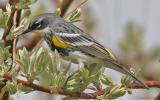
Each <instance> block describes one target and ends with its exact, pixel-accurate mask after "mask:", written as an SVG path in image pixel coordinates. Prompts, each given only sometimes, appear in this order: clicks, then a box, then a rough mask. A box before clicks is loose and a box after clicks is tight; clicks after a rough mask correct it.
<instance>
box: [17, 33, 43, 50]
mask: <svg viewBox="0 0 160 100" xmlns="http://www.w3.org/2000/svg"><path fill="white" fill-rule="evenodd" d="M41 39H42V37H41V36H40V35H38V34H37V35H35V36H33V37H32V38H29V39H28V40H26V41H25V42H24V43H22V44H21V45H20V46H18V47H17V48H16V52H17V51H18V50H19V49H22V48H24V47H26V49H27V50H28V51H31V50H32V49H33V48H34V47H35V46H36V44H37V43H38V42H39V41H40V40H41Z"/></svg>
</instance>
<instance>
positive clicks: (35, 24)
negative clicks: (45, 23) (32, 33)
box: [33, 22, 41, 29]
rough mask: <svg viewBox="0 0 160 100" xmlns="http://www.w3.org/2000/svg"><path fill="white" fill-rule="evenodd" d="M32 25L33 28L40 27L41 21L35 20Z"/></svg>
mask: <svg viewBox="0 0 160 100" xmlns="http://www.w3.org/2000/svg"><path fill="white" fill-rule="evenodd" d="M33 27H34V28H37V29H38V28H40V27H41V22H36V23H34V24H33Z"/></svg>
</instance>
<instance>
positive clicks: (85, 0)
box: [64, 0, 88, 18]
mask: <svg viewBox="0 0 160 100" xmlns="http://www.w3.org/2000/svg"><path fill="white" fill-rule="evenodd" d="M87 1H88V0H84V1H83V2H82V3H80V4H79V5H78V6H77V7H76V8H75V9H73V10H72V11H71V12H70V13H68V14H67V15H66V16H64V18H67V17H68V16H69V15H70V14H71V13H73V12H74V11H76V10H77V9H78V8H80V7H81V6H82V5H84V4H85V3H86V2H87Z"/></svg>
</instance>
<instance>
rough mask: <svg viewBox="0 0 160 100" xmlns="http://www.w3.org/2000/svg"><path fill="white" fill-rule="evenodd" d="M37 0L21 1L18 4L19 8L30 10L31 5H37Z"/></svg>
mask: <svg viewBox="0 0 160 100" xmlns="http://www.w3.org/2000/svg"><path fill="white" fill-rule="evenodd" d="M36 1H37V0H20V1H19V3H18V8H19V9H23V8H28V6H29V5H31V4H33V3H35V2H36Z"/></svg>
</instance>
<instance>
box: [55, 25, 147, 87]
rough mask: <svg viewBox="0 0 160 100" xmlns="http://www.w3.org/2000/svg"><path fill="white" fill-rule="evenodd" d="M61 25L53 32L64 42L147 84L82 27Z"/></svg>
mask: <svg viewBox="0 0 160 100" xmlns="http://www.w3.org/2000/svg"><path fill="white" fill-rule="evenodd" d="M59 25H60V26H59ZM59 25H58V24H57V25H56V26H55V27H54V28H53V32H54V34H56V36H57V37H58V38H59V39H60V41H61V42H62V43H64V44H65V45H69V46H71V47H74V48H75V49H77V50H79V51H82V52H83V53H85V54H89V55H91V56H93V57H97V58H100V59H102V60H105V61H108V62H110V63H111V64H113V65H114V66H109V67H110V68H112V69H114V70H117V71H119V72H121V73H124V74H127V75H130V76H131V77H132V78H133V79H135V80H136V81H137V82H138V83H140V84H141V85H143V86H145V84H144V83H143V82H142V81H141V80H139V79H138V78H136V77H135V76H134V75H133V74H132V73H131V72H130V71H129V70H128V69H127V68H125V67H124V66H123V65H122V64H120V63H119V62H118V61H117V60H115V58H114V56H113V54H112V53H111V52H110V51H109V50H107V49H105V48H104V47H103V46H102V45H101V44H100V43H98V42H97V41H96V40H95V39H93V38H92V37H91V36H90V35H89V34H87V33H85V32H83V31H82V30H81V29H79V28H78V27H76V26H75V25H73V24H71V23H63V24H59ZM66 47H67V46H66ZM145 87H146V86H145Z"/></svg>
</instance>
